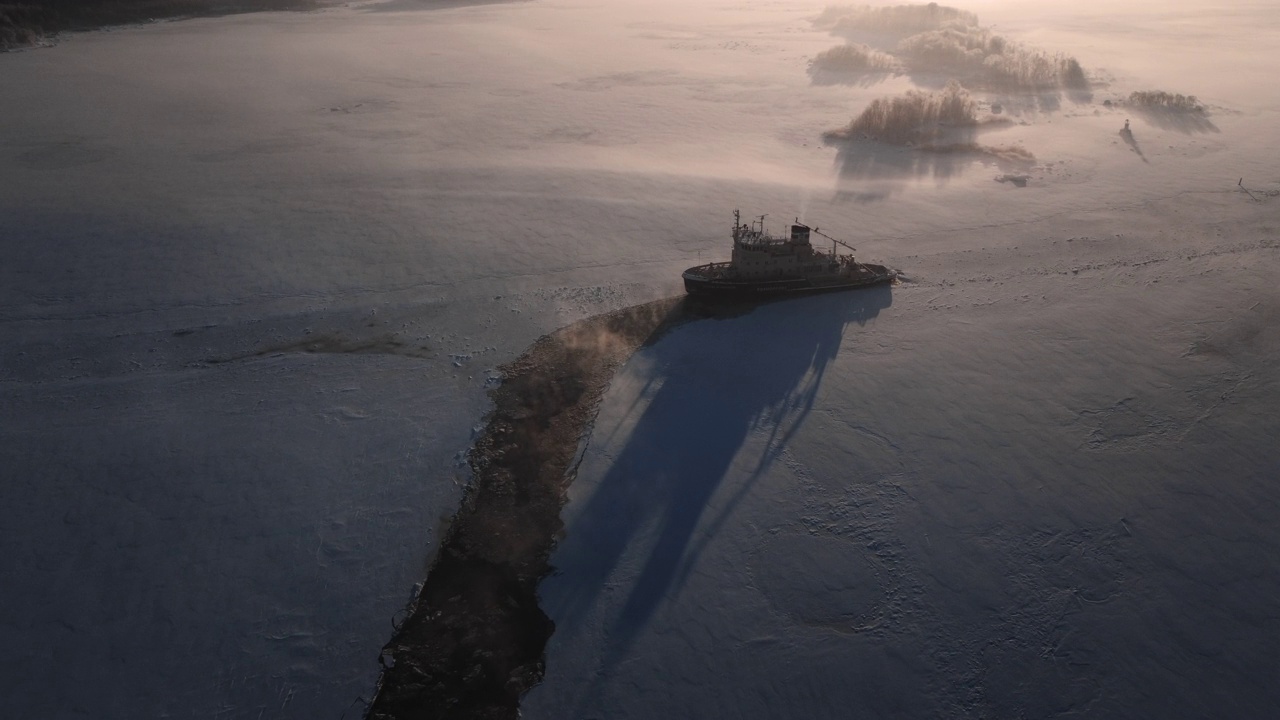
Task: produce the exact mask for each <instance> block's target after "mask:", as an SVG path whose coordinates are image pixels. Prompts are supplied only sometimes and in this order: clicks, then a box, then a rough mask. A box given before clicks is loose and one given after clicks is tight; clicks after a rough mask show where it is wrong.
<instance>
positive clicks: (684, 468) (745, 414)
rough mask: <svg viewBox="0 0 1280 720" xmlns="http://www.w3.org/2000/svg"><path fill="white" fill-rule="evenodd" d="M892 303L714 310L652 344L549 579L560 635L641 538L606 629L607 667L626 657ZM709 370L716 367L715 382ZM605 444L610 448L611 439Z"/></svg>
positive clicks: (791, 303) (837, 300)
mask: <svg viewBox="0 0 1280 720" xmlns="http://www.w3.org/2000/svg"><path fill="white" fill-rule="evenodd" d="M891 303H892V293H891V289H890V288H889V287H888V286H882V287H876V288H869V289H865V290H860V291H857V292H852V293H838V294H834V295H823V296H814V297H806V298H799V299H794V300H787V301H783V302H777V303H770V304H766V305H763V306H757V307H756V308H755V309H754V310H743V311H741V313H736V312H734V311H733V310H730V311H728V312H727V313H726V312H725V311H723V310H715V311H711V313H710V314H711V315H712V316H713V317H719V318H721V320H720V321H719V322H711V323H706V322H702V323H697V324H696V325H694V326H688V327H685V328H683V333H679V334H678V331H677V333H673V334H672V335H671V336H669V337H668V338H667V339H666V340H664V342H662V343H658V344H656V345H654V346H652V347H651V348H650V350H649V352H648V353H647V355H648V358H647V359H648V360H650V361H651V362H652V367H653V368H654V372H653V375H652V376H651V377H649V378H648V379H647V387H646V389H645V391H644V392H643V393H642V394H641V398H644V397H646V396H647V397H648V398H649V401H648V404H647V406H645V408H644V410H643V414H642V415H641V416H640V417H639V418H638V420H636V422H635V424H634V426H633V427H632V429H631V431H630V434H629V436H628V437H627V439H626V441H625V445H623V446H622V447H621V449H620V450H619V451H618V452H617V454H616V456H614V457H613V458H612V459H611V462H610V468H609V470H608V471H607V472H606V474H605V475H604V477H603V478H602V479H601V480H600V482H599V484H598V486H597V487H596V488H595V489H594V492H593V493H592V494H591V496H590V497H589V498H588V499H587V500H586V501H585V502H586V504H585V505H584V506H583V507H582V508H581V509H580V510H579V511H578V512H576V513H573V516H574V519H572V520H570V522H569V525H568V528H567V534H566V537H565V539H564V540H562V541H561V542H560V544H559V547H558V549H557V554H556V556H555V558H554V561H555V563H556V565H557V567H558V569H559V573H558V576H557V577H556V578H554V579H553V580H552V581H550V582H547V583H544V584H543V588H542V591H541V594H542V596H543V600H542V601H543V605H544V607H545V608H546V609H547V611H548V612H549V614H550V615H551V616H552V617H553V618H555V619H556V622H557V631H556V632H557V633H566V634H573V633H574V632H575V631H576V630H577V629H578V628H579V627H581V626H582V623H583V622H584V620H585V618H586V616H587V615H588V614H589V613H590V612H591V610H592V608H593V607H594V606H595V604H596V603H597V601H598V600H599V597H600V594H601V592H602V590H603V589H604V588H605V587H606V585H608V584H611V583H612V582H614V581H615V577H614V575H615V572H616V571H618V570H619V566H620V564H621V563H623V562H624V558H626V562H628V563H630V562H632V561H633V560H632V558H633V557H634V555H635V553H636V550H637V549H638V548H637V545H645V547H644V548H643V550H642V552H641V555H642V559H641V560H640V566H639V567H640V570H639V573H638V575H636V576H635V578H634V580H633V581H631V587H630V591H629V594H628V595H627V598H626V601H625V602H624V603H623V606H622V609H621V611H620V612H619V613H617V615H616V617H614V618H612V620H611V621H610V624H608V625H607V636H608V637H609V638H610V639H611V647H610V648H609V649H608V651H607V652H606V664H607V665H612V664H613V663H616V662H618V661H620V660H621V659H622V657H623V656H625V654H626V652H627V649H628V647H629V646H630V645H631V643H632V642H633V640H634V639H635V638H636V637H637V635H638V633H639V632H640V631H641V630H642V629H643V628H644V627H645V626H646V624H647V623H648V621H649V619H650V618H651V616H652V615H653V613H654V611H655V610H656V609H657V608H658V607H659V605H661V603H662V602H663V599H664V598H666V597H668V596H670V595H671V594H673V593H676V592H678V591H679V589H680V586H681V585H682V584H683V581H684V575H685V572H686V570H687V568H688V567H690V565H691V564H692V563H693V561H694V560H695V559H696V555H697V553H698V551H699V548H700V543H698V542H697V541H696V539H695V538H696V537H701V536H704V535H707V534H708V533H714V532H715V528H716V527H718V526H719V524H720V523H721V522H722V521H723V520H724V519H725V518H726V517H727V516H728V515H730V514H731V513H732V510H733V508H734V507H735V506H736V504H737V502H738V501H739V500H740V499H741V498H742V497H744V496H745V495H746V494H747V493H748V492H749V491H750V490H751V487H752V484H753V483H754V481H755V479H756V478H758V477H760V476H761V475H762V474H763V473H764V471H765V470H767V469H768V466H769V465H770V464H771V463H772V462H773V460H774V459H775V458H776V456H777V455H778V454H779V453H780V452H781V450H782V449H784V448H785V446H786V443H787V441H788V439H789V437H790V433H791V432H794V430H795V429H797V428H798V427H799V426H800V425H801V424H802V423H803V422H804V420H805V417H806V416H807V414H808V412H809V410H810V408H811V407H812V405H813V402H814V399H815V396H816V394H817V391H818V388H819V386H820V385H821V383H822V379H823V375H824V373H825V372H826V369H827V367H828V366H829V364H830V363H831V361H832V360H833V359H834V358H835V357H836V354H837V353H838V352H839V349H840V345H841V342H842V341H843V339H844V334H845V330H846V328H847V326H848V325H849V324H850V323H858V324H863V323H865V322H867V321H868V320H870V319H872V318H874V317H875V316H876V315H877V314H878V313H879V311H880V310H881V309H883V308H886V307H889V305H890V304H891ZM689 311H690V312H693V313H697V312H698V310H697V308H696V307H695V308H691V309H690V310H689ZM726 314H727V315H729V316H730V317H727V318H726V317H725V315H726ZM738 314H741V315H742V316H741V317H736V316H735V315H738ZM681 334H682V335H683V338H681V337H680V335H681ZM707 368H715V372H714V373H713V374H711V375H710V376H709V375H708V374H707V373H706V369H707ZM639 402H640V400H638V401H637V404H639ZM624 425H625V423H624ZM602 430H603V428H597V431H602ZM752 433H763V434H765V435H766V437H767V440H766V442H765V450H764V452H763V455H762V456H761V457H759V458H746V459H745V460H746V462H747V463H748V465H749V467H751V468H752V469H751V470H749V471H745V470H744V471H737V472H738V473H739V474H738V475H737V476H736V477H733V478H731V477H730V476H731V475H735V472H731V470H732V468H734V467H739V468H741V467H742V464H743V463H742V461H741V460H740V459H739V457H738V456H739V454H740V451H741V450H742V447H743V445H744V442H745V441H746V439H747V436H748V435H749V434H752ZM597 442H603V443H604V445H605V450H606V452H608V447H609V445H610V444H611V442H610V440H609V439H607V438H605V439H601V440H597ZM741 473H745V474H746V477H742V475H741ZM726 480H731V482H730V483H726ZM727 485H732V486H733V494H732V495H731V496H730V497H729V498H728V499H727V500H725V501H721V500H718V501H717V511H716V512H717V514H716V516H715V517H711V518H709V519H707V518H705V517H704V516H705V515H706V514H707V513H706V510H707V507H708V501H709V500H710V499H711V498H712V496H713V495H716V494H717V492H718V491H720V490H721V488H722V486H727ZM700 525H701V526H702V529H701V530H698V529H699V527H700ZM695 531H698V532H696V533H695ZM610 659H611V660H610Z"/></svg>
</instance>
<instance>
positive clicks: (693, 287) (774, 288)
mask: <svg viewBox="0 0 1280 720" xmlns="http://www.w3.org/2000/svg"><path fill="white" fill-rule="evenodd" d="M765 217H766V216H764V215H761V216H760V217H759V218H758V219H754V220H752V221H751V222H750V223H749V224H746V225H744V224H743V223H742V218H741V215H740V214H739V212H738V211H737V210H734V211H733V254H732V255H731V256H730V258H731V259H730V260H729V262H720V263H710V264H707V265H699V266H697V267H692V268H689V269H688V270H686V271H685V272H684V286H685V290H686V291H687V292H688V293H689V294H690V295H696V296H738V297H741V296H762V295H773V294H791V293H806V292H825V291H832V290H844V289H851V288H857V287H864V286H867V285H876V284H879V283H885V282H891V281H892V280H893V279H894V277H896V274H895V273H894V272H893V271H891V270H889V269H888V268H886V267H885V266H883V265H872V264H867V263H860V262H858V261H857V260H856V259H855V258H854V256H853V255H841V254H840V253H839V251H838V246H844V247H846V248H848V249H849V250H851V251H852V250H853V249H854V248H853V247H852V246H850V245H848V244H847V243H844V242H841V241H840V240H837V239H835V238H833V237H831V236H829V235H826V234H824V233H822V232H819V231H818V229H817V228H810V227H809V226H808V225H805V224H804V223H801V222H800V221H799V220H798V219H797V220H796V222H794V223H792V225H791V232H790V234H789V235H787V236H775V235H772V234H771V233H769V232H768V231H767V230H766V229H765V227H764V218H765ZM811 234H816V235H820V236H822V237H824V238H826V239H827V240H830V241H831V252H829V253H828V252H824V251H823V250H819V249H817V248H815V247H814V246H813V245H812V243H811V242H810V236H811Z"/></svg>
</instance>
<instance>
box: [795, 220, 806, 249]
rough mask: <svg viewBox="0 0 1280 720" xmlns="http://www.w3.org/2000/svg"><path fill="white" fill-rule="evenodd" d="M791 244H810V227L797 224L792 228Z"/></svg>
mask: <svg viewBox="0 0 1280 720" xmlns="http://www.w3.org/2000/svg"><path fill="white" fill-rule="evenodd" d="M791 242H793V243H803V244H805V245H808V244H809V226H808V225H801V224H800V223H796V224H795V225H792V226H791Z"/></svg>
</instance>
